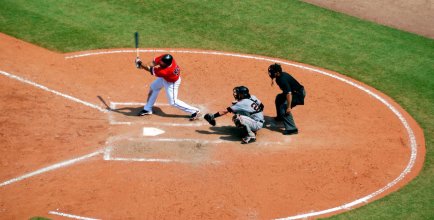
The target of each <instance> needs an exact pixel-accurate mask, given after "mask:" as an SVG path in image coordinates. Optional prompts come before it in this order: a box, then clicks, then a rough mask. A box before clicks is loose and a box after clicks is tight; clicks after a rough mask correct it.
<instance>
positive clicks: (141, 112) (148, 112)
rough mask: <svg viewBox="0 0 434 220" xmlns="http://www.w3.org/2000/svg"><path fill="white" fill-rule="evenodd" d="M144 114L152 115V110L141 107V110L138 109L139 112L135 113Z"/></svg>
mask: <svg viewBox="0 0 434 220" xmlns="http://www.w3.org/2000/svg"><path fill="white" fill-rule="evenodd" d="M145 115H152V112H151V111H146V110H145V109H142V111H140V112H139V114H137V116H145Z"/></svg>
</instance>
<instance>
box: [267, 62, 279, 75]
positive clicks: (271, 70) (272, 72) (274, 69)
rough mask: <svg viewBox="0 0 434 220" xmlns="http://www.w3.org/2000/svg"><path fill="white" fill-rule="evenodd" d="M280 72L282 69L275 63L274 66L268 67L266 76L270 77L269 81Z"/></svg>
mask: <svg viewBox="0 0 434 220" xmlns="http://www.w3.org/2000/svg"><path fill="white" fill-rule="evenodd" d="M281 72H282V67H281V66H280V65H279V64H277V63H275V64H271V65H270V66H269V67H268V75H269V76H270V78H271V79H274V78H276V73H281Z"/></svg>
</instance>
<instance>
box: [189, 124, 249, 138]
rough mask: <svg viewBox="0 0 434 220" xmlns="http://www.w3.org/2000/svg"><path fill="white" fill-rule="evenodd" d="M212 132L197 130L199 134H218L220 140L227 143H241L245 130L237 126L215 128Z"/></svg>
mask: <svg viewBox="0 0 434 220" xmlns="http://www.w3.org/2000/svg"><path fill="white" fill-rule="evenodd" d="M210 130H211V131H209V130H196V132H197V133H199V134H217V135H221V136H220V139H222V140H226V141H240V140H241V138H242V137H243V136H244V134H243V130H242V129H240V128H237V127H235V126H213V127H210Z"/></svg>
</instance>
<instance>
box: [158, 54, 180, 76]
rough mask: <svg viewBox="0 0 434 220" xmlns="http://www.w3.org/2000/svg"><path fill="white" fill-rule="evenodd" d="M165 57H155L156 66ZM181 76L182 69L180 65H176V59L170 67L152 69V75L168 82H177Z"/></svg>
mask: <svg viewBox="0 0 434 220" xmlns="http://www.w3.org/2000/svg"><path fill="white" fill-rule="evenodd" d="M163 55H164V54H163ZM163 55H160V56H158V57H155V58H154V63H155V64H158V63H160V60H161V58H162V57H163ZM180 74H181V69H179V66H178V64H176V61H175V59H173V60H172V64H170V66H167V67H164V68H163V67H160V66H158V67H155V68H153V69H152V75H155V76H158V77H163V78H164V79H165V80H166V81H167V82H176V81H177V80H178V79H179V76H180Z"/></svg>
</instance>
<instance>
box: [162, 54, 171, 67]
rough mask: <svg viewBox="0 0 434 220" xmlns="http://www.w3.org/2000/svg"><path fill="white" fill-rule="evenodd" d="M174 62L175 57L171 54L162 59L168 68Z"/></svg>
mask: <svg viewBox="0 0 434 220" xmlns="http://www.w3.org/2000/svg"><path fill="white" fill-rule="evenodd" d="M172 61H173V57H172V55H170V54H164V55H163V57H161V62H163V63H164V64H165V65H166V66H170V65H171V64H172Z"/></svg>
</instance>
